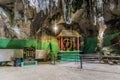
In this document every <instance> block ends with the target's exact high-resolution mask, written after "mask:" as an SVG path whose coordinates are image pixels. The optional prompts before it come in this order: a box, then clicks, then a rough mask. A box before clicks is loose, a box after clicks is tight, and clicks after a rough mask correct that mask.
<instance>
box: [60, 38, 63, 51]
mask: <svg viewBox="0 0 120 80" xmlns="http://www.w3.org/2000/svg"><path fill="white" fill-rule="evenodd" d="M60 44H61V50H63V37H61V38H60Z"/></svg>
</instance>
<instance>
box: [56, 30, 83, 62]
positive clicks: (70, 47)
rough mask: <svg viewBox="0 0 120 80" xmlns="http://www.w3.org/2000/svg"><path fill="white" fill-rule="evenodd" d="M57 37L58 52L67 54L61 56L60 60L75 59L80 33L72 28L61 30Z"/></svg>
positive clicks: (78, 48) (77, 52)
mask: <svg viewBox="0 0 120 80" xmlns="http://www.w3.org/2000/svg"><path fill="white" fill-rule="evenodd" d="M57 38H58V43H59V54H64V55H67V56H61V60H62V61H75V59H76V56H75V55H77V54H79V53H80V42H81V35H80V34H79V33H78V32H77V31H74V30H62V31H61V33H60V34H59V35H58V36H57ZM59 54H58V55H59Z"/></svg>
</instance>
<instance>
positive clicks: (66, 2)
mask: <svg viewBox="0 0 120 80" xmlns="http://www.w3.org/2000/svg"><path fill="white" fill-rule="evenodd" d="M72 1H73V0H63V12H64V21H65V23H66V24H71V21H72V20H71V4H72Z"/></svg>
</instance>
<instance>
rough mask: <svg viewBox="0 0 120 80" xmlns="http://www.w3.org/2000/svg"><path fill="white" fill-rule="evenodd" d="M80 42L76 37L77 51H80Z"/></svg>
mask: <svg viewBox="0 0 120 80" xmlns="http://www.w3.org/2000/svg"><path fill="white" fill-rule="evenodd" d="M79 47H80V41H79V37H77V50H80V48H79Z"/></svg>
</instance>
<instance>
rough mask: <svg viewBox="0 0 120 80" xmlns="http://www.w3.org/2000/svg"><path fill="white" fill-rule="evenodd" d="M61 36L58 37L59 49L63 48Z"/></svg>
mask: <svg viewBox="0 0 120 80" xmlns="http://www.w3.org/2000/svg"><path fill="white" fill-rule="evenodd" d="M60 39H61V37H60V38H59V39H58V43H59V50H61V41H60Z"/></svg>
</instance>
